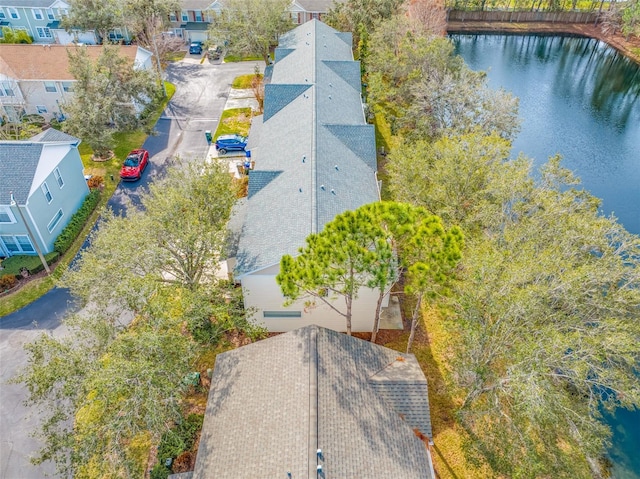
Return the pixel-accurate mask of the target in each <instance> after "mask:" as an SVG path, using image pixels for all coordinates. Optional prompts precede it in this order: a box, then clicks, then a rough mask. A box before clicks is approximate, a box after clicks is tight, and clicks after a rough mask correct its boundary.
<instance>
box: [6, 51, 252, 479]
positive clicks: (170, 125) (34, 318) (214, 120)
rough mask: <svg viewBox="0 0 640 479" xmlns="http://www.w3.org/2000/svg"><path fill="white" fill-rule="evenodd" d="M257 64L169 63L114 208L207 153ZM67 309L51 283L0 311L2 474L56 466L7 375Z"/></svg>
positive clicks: (16, 475) (36, 474) (34, 415)
mask: <svg viewBox="0 0 640 479" xmlns="http://www.w3.org/2000/svg"><path fill="white" fill-rule="evenodd" d="M255 65H258V66H259V68H260V69H261V70H264V64H263V63H262V62H243V63H228V64H220V62H219V61H218V62H216V63H215V64H212V63H209V62H208V61H206V60H205V62H204V63H202V64H201V63H200V57H196V56H192V55H187V57H186V58H185V60H183V61H181V62H178V63H173V64H171V65H169V67H168V68H167V72H166V78H167V80H168V81H170V82H171V83H173V84H175V85H176V93H175V95H174V97H173V99H172V100H171V102H170V103H169V105H168V106H167V109H166V110H165V112H164V114H163V116H162V117H161V118H160V119H159V120H158V123H157V124H156V127H155V132H154V134H153V135H151V136H149V137H148V138H147V140H146V141H145V143H144V145H143V148H145V149H147V150H149V153H150V155H151V159H150V165H149V166H148V167H147V170H146V171H145V173H144V174H143V177H142V179H141V180H140V181H138V182H135V183H123V182H122V183H120V185H119V186H118V188H117V189H116V192H115V193H114V195H113V197H112V198H111V199H110V201H109V206H110V207H111V208H112V209H113V210H114V211H115V212H117V213H118V214H126V210H127V208H131V207H132V206H133V207H138V206H139V205H140V193H141V191H142V190H143V189H145V188H146V187H147V186H148V185H149V184H150V183H151V182H152V181H153V180H154V179H156V178H158V177H161V176H162V175H163V174H164V172H165V171H166V168H167V166H168V165H170V164H172V163H173V162H174V161H175V160H174V159H175V158H176V156H177V157H180V158H184V159H190V160H197V159H203V160H204V159H206V156H207V152H208V150H209V144H208V143H207V141H206V138H205V135H204V132H205V131H206V130H211V131H212V132H213V131H215V129H216V127H217V126H218V120H219V118H220V115H221V114H222V111H223V109H224V106H225V103H226V100H227V97H228V95H229V90H230V88H231V83H232V81H233V79H234V78H235V77H236V76H238V75H243V74H247V73H252V72H253V71H254V66H255ZM107 181H109V180H107ZM72 311H74V304H73V301H72V297H71V295H70V294H69V292H68V290H66V289H62V288H54V289H53V290H51V291H50V292H49V293H47V294H46V295H44V296H43V297H41V298H40V299H38V300H37V301H35V302H33V303H32V304H30V305H28V306H26V307H25V308H23V309H21V310H20V311H16V312H15V313H12V314H10V315H8V316H4V317H2V318H0V479H42V478H44V477H45V475H48V474H52V473H53V472H54V468H53V466H52V464H44V465H42V466H34V465H32V464H31V463H30V461H29V458H30V457H31V456H32V455H33V454H34V453H35V452H36V451H37V450H38V449H39V447H40V443H39V442H38V441H37V440H36V439H35V438H33V437H31V433H32V432H33V431H34V430H35V429H36V427H37V425H38V412H37V411H36V410H34V409H31V408H28V407H26V406H25V405H24V404H23V401H24V399H25V398H26V394H27V391H26V389H25V388H24V387H22V386H21V385H16V384H8V383H7V381H8V380H9V379H10V378H12V377H13V376H14V375H15V374H16V373H17V372H18V371H19V370H20V369H21V368H22V367H23V366H24V365H25V362H26V359H27V356H26V354H25V352H24V349H23V345H24V344H25V343H27V342H29V341H31V340H33V339H35V338H36V337H37V336H38V335H40V334H42V333H44V332H46V333H49V334H52V335H53V336H56V337H60V336H61V335H64V334H65V329H64V326H63V325H61V320H62V319H63V318H64V317H65V315H67V314H69V313H70V312H72Z"/></svg>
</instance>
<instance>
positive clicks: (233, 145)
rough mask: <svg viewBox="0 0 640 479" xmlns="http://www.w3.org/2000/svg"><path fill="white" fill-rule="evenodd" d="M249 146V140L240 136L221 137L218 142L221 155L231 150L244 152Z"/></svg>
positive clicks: (217, 145)
mask: <svg viewBox="0 0 640 479" xmlns="http://www.w3.org/2000/svg"><path fill="white" fill-rule="evenodd" d="M246 146H247V138H246V137H244V136H240V135H220V136H219V137H218V139H217V140H216V150H218V153H220V154H221V155H224V154H225V153H226V152H227V151H231V150H244V149H245V148H246Z"/></svg>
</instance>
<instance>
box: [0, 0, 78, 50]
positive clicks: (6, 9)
mask: <svg viewBox="0 0 640 479" xmlns="http://www.w3.org/2000/svg"><path fill="white" fill-rule="evenodd" d="M68 12H69V4H68V3H66V2H64V1H62V0H6V3H4V4H3V5H1V6H0V27H8V28H11V29H13V30H23V31H26V32H27V33H28V34H29V35H30V36H31V37H32V38H33V41H34V42H37V43H55V41H56V38H55V35H54V31H53V29H52V28H51V23H52V22H56V21H58V22H59V21H60V20H61V19H62V17H63V16H64V15H67V14H68ZM0 30H1V29H0ZM1 35H2V33H0V36H1Z"/></svg>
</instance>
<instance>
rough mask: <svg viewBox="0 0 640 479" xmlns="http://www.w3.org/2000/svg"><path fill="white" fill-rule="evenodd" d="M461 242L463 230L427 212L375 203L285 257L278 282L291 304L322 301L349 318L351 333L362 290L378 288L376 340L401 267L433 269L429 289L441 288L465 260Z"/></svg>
mask: <svg viewBox="0 0 640 479" xmlns="http://www.w3.org/2000/svg"><path fill="white" fill-rule="evenodd" d="M460 242H461V235H460V233H459V230H458V229H457V228H452V229H451V231H449V232H446V231H445V230H444V228H443V227H442V223H441V222H440V219H439V218H438V217H436V216H433V215H429V214H428V213H427V212H426V210H424V209H423V208H415V207H412V206H410V205H403V204H398V203H390V202H382V203H373V204H370V205H364V206H361V207H360V208H358V209H357V210H355V211H346V212H344V213H342V214H340V215H338V216H336V218H335V219H334V220H333V221H331V222H329V223H327V224H326V225H325V227H324V228H323V230H322V231H321V232H320V233H317V234H312V235H310V236H309V237H308V238H307V246H306V247H304V248H301V249H300V254H299V255H298V256H296V257H295V258H293V257H291V256H289V255H286V256H283V258H282V260H281V263H280V274H279V275H278V276H277V277H276V281H278V284H279V285H280V287H281V288H282V292H283V294H284V296H285V297H287V298H288V301H290V302H293V301H296V300H299V299H304V298H311V299H312V301H314V302H315V301H318V300H319V301H321V302H322V303H324V304H326V305H328V306H329V307H330V308H331V309H333V310H334V311H336V312H337V313H339V314H341V315H342V316H344V317H345V319H346V322H347V334H351V308H352V305H353V301H354V300H355V299H357V297H358V293H359V291H360V290H361V289H362V288H371V289H377V290H378V301H377V305H376V317H375V321H374V328H373V337H375V333H376V331H377V325H378V321H379V317H380V307H381V304H382V300H383V298H384V296H386V295H387V294H388V293H389V290H390V288H391V287H392V286H393V284H394V282H395V281H397V279H398V277H399V274H400V271H401V269H402V268H407V267H409V268H411V266H413V264H414V263H418V262H419V263H420V264H421V265H422V266H423V269H426V270H428V271H429V274H426V272H425V273H424V274H423V275H422V276H421V278H422V280H423V283H421V285H422V288H423V290H426V289H428V288H431V290H435V289H436V285H437V284H439V283H442V282H443V280H444V277H445V275H444V274H443V273H444V271H445V270H446V269H447V268H448V269H450V268H451V267H453V266H454V265H455V263H456V262H457V260H458V259H459V254H460ZM427 282H428V283H429V286H427V284H426V283H427ZM415 283H416V284H417V280H416V282H415ZM421 291H422V290H421ZM338 298H343V299H344V302H345V306H344V309H340V307H339V306H338V305H336V299H338Z"/></svg>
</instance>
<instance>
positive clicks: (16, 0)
mask: <svg viewBox="0 0 640 479" xmlns="http://www.w3.org/2000/svg"><path fill="white" fill-rule="evenodd" d="M54 3H56V0H7V1H5V2H3V5H2V6H3V7H27V8H50V7H51V6H52V5H53V4H54Z"/></svg>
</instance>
